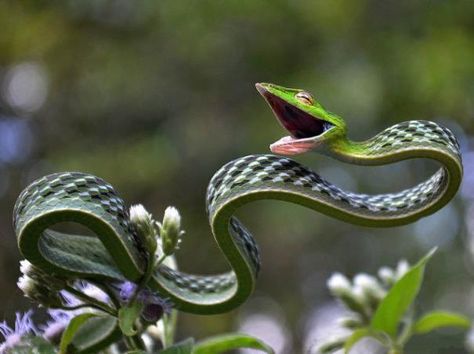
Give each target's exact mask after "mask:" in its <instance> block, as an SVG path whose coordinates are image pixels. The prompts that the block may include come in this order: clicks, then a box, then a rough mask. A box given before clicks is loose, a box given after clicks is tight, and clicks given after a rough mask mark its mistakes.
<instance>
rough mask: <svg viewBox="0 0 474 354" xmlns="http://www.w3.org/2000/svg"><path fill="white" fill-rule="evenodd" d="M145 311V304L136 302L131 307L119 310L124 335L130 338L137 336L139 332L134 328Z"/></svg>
mask: <svg viewBox="0 0 474 354" xmlns="http://www.w3.org/2000/svg"><path fill="white" fill-rule="evenodd" d="M142 310H143V304H142V303H140V302H138V301H135V302H134V303H132V304H131V305H129V306H125V307H122V308H121V309H120V310H119V317H118V318H119V325H120V329H121V330H122V332H123V334H125V335H126V336H128V337H131V336H134V335H135V334H137V330H136V329H135V328H134V326H135V321H136V320H137V319H138V317H139V316H140V314H141V313H142Z"/></svg>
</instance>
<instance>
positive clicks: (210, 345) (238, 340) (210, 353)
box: [192, 333, 274, 354]
mask: <svg viewBox="0 0 474 354" xmlns="http://www.w3.org/2000/svg"><path fill="white" fill-rule="evenodd" d="M238 348H251V349H258V350H260V351H263V352H265V353H269V354H273V353H274V351H273V349H272V348H271V347H270V346H269V345H267V344H265V343H264V342H262V341H261V340H260V339H257V338H254V337H252V336H249V335H247V334H240V333H231V334H223V335H219V336H215V337H211V338H208V339H205V340H203V341H200V342H198V343H197V344H196V346H195V347H194V349H193V352H192V353H193V354H217V353H224V352H227V351H228V350H232V349H238Z"/></svg>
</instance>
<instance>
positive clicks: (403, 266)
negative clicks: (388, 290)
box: [396, 259, 410, 280]
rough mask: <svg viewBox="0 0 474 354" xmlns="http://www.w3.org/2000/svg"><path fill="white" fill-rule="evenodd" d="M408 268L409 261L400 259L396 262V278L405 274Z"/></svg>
mask: <svg viewBox="0 0 474 354" xmlns="http://www.w3.org/2000/svg"><path fill="white" fill-rule="evenodd" d="M409 270H410V263H408V261H407V260H405V259H402V260H401V261H399V262H398V265H397V275H396V277H397V280H398V279H400V278H401V277H403V276H404V275H405V273H406V272H408V271H409Z"/></svg>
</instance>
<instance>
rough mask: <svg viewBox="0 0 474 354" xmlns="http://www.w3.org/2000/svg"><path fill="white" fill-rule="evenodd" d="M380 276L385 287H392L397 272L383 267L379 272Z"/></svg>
mask: <svg viewBox="0 0 474 354" xmlns="http://www.w3.org/2000/svg"><path fill="white" fill-rule="evenodd" d="M378 276H379V278H380V279H381V280H382V282H383V283H384V285H385V286H392V285H393V284H394V283H395V272H394V271H393V269H392V268H389V267H382V268H380V269H379V271H378Z"/></svg>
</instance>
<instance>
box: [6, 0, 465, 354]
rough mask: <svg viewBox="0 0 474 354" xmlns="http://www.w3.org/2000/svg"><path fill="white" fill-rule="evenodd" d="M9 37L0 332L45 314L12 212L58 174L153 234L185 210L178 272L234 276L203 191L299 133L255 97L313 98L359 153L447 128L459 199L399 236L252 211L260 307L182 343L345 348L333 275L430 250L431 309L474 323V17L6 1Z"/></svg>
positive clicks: (398, 184) (191, 324)
mask: <svg viewBox="0 0 474 354" xmlns="http://www.w3.org/2000/svg"><path fill="white" fill-rule="evenodd" d="M0 24H1V30H0V90H1V91H0V92H1V95H0V198H1V199H0V225H2V227H1V228H0V289H2V291H1V292H0V318H1V317H4V318H7V319H9V320H11V319H12V318H13V315H14V312H15V311H16V310H22V309H26V308H28V307H29V306H30V303H29V302H28V301H27V300H26V299H25V298H23V297H22V295H21V293H20V291H19V290H18V289H17V288H16V285H15V283H16V279H17V277H18V275H19V270H18V261H19V259H20V258H21V257H20V254H19V252H18V250H17V247H16V242H15V235H14V233H13V230H12V227H11V211H12V208H13V204H14V201H15V199H16V197H17V196H18V194H19V193H20V191H21V190H22V189H23V188H24V187H25V186H26V185H27V183H29V182H31V181H32V180H33V179H35V178H37V177H39V176H42V175H44V174H48V173H52V172H57V171H63V170H79V171H86V172H90V173H93V174H95V175H98V176H101V177H103V178H105V179H106V180H107V181H109V182H110V183H112V184H113V185H114V186H115V187H116V189H117V190H118V191H119V193H120V194H121V196H122V197H123V198H124V199H125V200H126V201H127V203H130V204H132V203H138V202H141V203H143V204H144V205H145V206H146V207H147V208H148V209H149V210H150V211H152V212H153V213H155V215H161V214H162V212H163V211H164V208H165V207H166V206H167V205H176V206H177V207H178V208H179V209H180V211H181V212H182V215H183V218H184V227H185V229H186V230H187V235H186V238H185V241H184V244H183V247H182V250H181V251H180V253H179V255H178V259H179V263H180V267H181V268H182V269H183V270H188V271H196V272H202V273H205V272H215V271H221V270H224V269H226V265H225V262H224V260H223V259H222V256H221V254H220V252H219V250H218V249H217V247H216V245H215V243H214V241H213V240H212V238H211V235H210V230H209V227H208V224H207V219H206V215H205V211H204V194H205V190H206V186H207V183H208V181H209V179H210V178H211V176H212V175H213V173H214V172H215V171H216V170H217V169H218V168H219V167H220V166H221V165H223V164H224V163H225V162H227V161H229V160H231V159H234V158H237V157H239V156H243V155H245V154H251V153H265V152H267V151H268V145H269V143H271V142H273V141H274V140H277V139H278V138H279V137H281V136H282V135H283V134H285V133H284V132H283V131H282V129H281V128H280V127H279V125H278V124H277V123H276V121H275V120H274V118H273V116H272V114H271V113H270V111H269V109H268V108H267V106H266V105H265V104H264V102H263V101H262V99H261V98H260V97H259V96H258V94H257V93H256V91H255V89H254V87H253V85H254V83H255V82H258V81H270V82H275V83H279V84H282V85H287V86H291V87H301V88H305V89H308V90H309V91H311V92H313V93H314V94H315V96H316V97H318V99H319V100H320V101H321V102H322V103H323V105H325V106H326V107H328V108H329V109H330V110H332V111H334V112H337V113H338V114H340V115H342V116H343V117H345V118H346V120H347V123H348V126H349V132H350V135H351V137H352V138H354V139H364V138H368V137H370V136H371V135H373V134H375V133H377V132H378V131H380V130H381V129H383V128H385V127H387V126H389V125H391V124H394V123H397V122H400V121H403V120H409V119H429V120H435V121H438V122H442V123H444V124H445V125H447V126H449V127H450V128H451V129H453V130H454V131H455V132H456V134H457V135H458V136H459V138H460V140H461V143H462V146H463V150H464V158H465V174H466V175H465V179H464V183H463V187H462V190H461V193H459V194H458V196H457V197H456V198H455V200H454V201H452V202H451V203H450V204H449V205H448V206H447V207H446V208H444V209H443V210H442V211H440V212H438V213H437V214H435V215H433V216H431V217H429V218H426V219H424V220H422V221H420V222H418V223H415V224H412V225H408V226H405V227H398V228H393V229H388V230H381V229H369V228H362V227H357V226H353V225H349V224H345V223H342V222H340V221H336V220H333V219H331V218H329V217H325V216H321V215H318V214H316V213H313V212H310V211H307V210H305V209H303V208H301V207H298V206H294V205H289V204H282V203H278V202H259V203H255V204H252V205H251V206H249V207H247V208H245V209H243V210H241V211H239V214H240V217H241V218H242V219H243V220H244V221H245V223H246V224H247V225H248V227H249V228H250V229H251V230H252V231H253V233H254V234H255V235H256V237H257V239H258V241H259V244H260V246H261V251H262V255H263V271H262V273H261V276H260V279H259V281H258V285H257V289H256V292H255V294H254V295H253V296H252V298H251V299H250V301H248V302H247V303H246V304H245V305H244V306H242V307H241V308H239V309H237V310H235V311H233V312H231V313H228V314H223V315H219V316H208V317H206V316H196V315H185V314H184V315H182V316H181V318H180V325H179V334H180V336H182V337H184V336H187V335H193V336H195V337H197V338H201V337H203V336H206V335H211V334H216V333H218V332H223V331H229V330H234V329H240V330H243V331H247V332H252V333H254V334H257V335H259V336H261V337H262V338H265V339H267V340H268V341H270V342H271V343H273V345H274V346H275V347H276V348H277V349H278V350H279V353H287V352H298V351H302V350H303V348H306V347H308V346H309V345H310V344H311V343H314V341H317V340H318V338H320V337H321V336H323V337H325V336H327V335H328V333H332V332H331V331H334V328H333V326H331V325H330V323H331V321H332V320H333V319H334V317H335V316H336V315H337V313H338V311H339V309H338V307H337V306H336V305H335V304H334V303H333V302H332V300H331V298H330V297H329V294H328V292H327V290H326V287H325V281H326V279H327V278H328V277H329V275H330V274H331V273H332V272H334V271H341V272H346V273H347V274H349V275H353V274H355V273H356V272H360V271H364V272H369V273H370V272H372V273H373V272H376V270H377V269H378V268H379V267H380V266H382V265H392V266H393V265H395V264H396V262H397V260H398V259H400V258H407V259H408V260H411V261H415V260H416V259H418V258H419V257H421V255H422V254H424V253H425V252H426V251H427V250H428V249H430V248H431V247H433V246H435V245H437V246H439V247H440V250H439V252H438V254H437V255H436V257H435V258H434V259H433V261H432V262H431V263H430V265H429V267H428V274H427V279H426V283H425V287H424V289H423V291H422V294H421V301H420V306H421V308H424V309H429V308H431V307H433V306H436V307H439V308H444V309H450V310H455V311H462V312H464V313H466V314H468V315H471V316H472V315H473V314H474V301H473V296H472V295H473V293H474V283H473V270H474V264H473V256H474V254H473V252H474V221H473V220H474V138H473V135H472V134H474V124H473V123H474V119H473V116H474V101H473V97H474V81H473V78H474V2H473V1H469V0H466V1H442V0H433V1H375V0H362V1H357V2H356V1H349V0H333V1H311V0H307V1H304V0H295V1H288V0H274V1H254V0H252V1H251V0H228V1H225V2H223V1H208V0H201V1H151V0H146V1H132V0H97V1H92V0H84V1H73V0H70V1H33V0H30V1H1V2H0ZM300 160H302V161H304V162H306V163H308V164H311V165H312V166H314V169H316V170H317V171H318V172H320V173H321V174H322V175H323V176H324V177H326V178H327V179H329V180H332V181H334V182H336V183H338V184H340V185H342V186H343V187H346V188H350V189H353V190H360V191H366V192H382V191H395V190H397V189H400V188H404V187H407V186H409V185H412V184H414V183H416V182H417V181H420V180H421V179H422V178H426V177H427V176H428V175H429V174H430V173H431V172H433V171H434V170H435V168H436V166H434V165H432V164H431V163H429V162H425V161H412V162H405V163H401V164H396V165H393V166H386V167H377V168H374V167H371V168H364V167H354V166H349V165H343V164H341V163H340V162H336V161H332V160H329V159H327V158H323V157H321V156H318V155H315V154H313V156H304V157H301V159H300ZM290 348H292V349H290ZM464 350H465V349H464V334H460V333H459V332H457V331H455V332H441V333H437V334H435V335H428V336H424V337H421V338H419V339H418V340H416V341H415V342H414V343H413V344H412V345H411V346H410V348H409V353H449V354H452V353H465V351H464Z"/></svg>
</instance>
